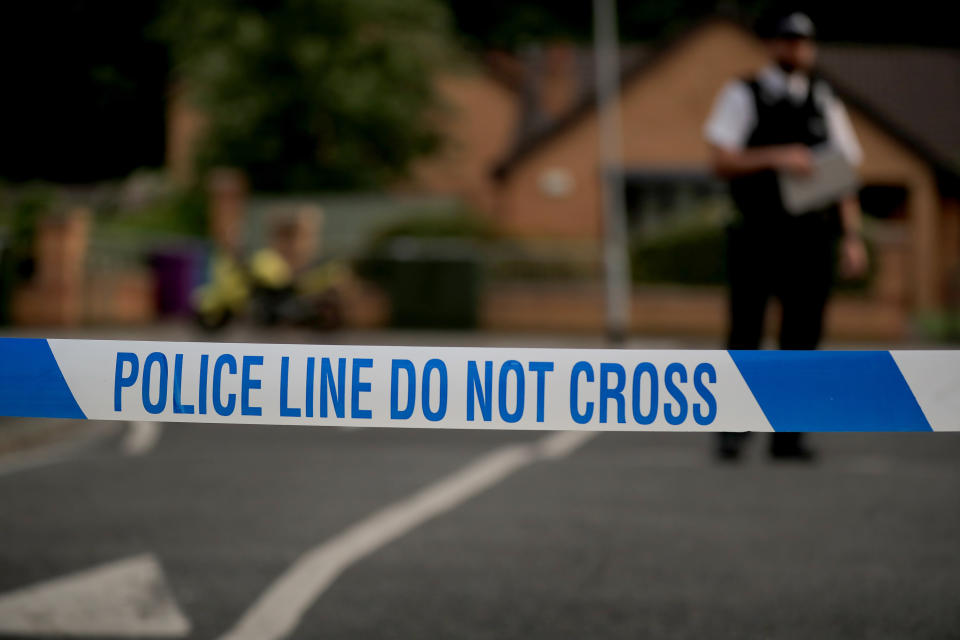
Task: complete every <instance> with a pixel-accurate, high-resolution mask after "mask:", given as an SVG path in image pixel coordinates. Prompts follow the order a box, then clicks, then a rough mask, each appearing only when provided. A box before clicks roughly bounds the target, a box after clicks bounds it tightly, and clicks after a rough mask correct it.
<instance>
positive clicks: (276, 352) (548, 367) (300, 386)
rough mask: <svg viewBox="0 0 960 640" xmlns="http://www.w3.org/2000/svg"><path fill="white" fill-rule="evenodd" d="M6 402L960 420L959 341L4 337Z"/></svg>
mask: <svg viewBox="0 0 960 640" xmlns="http://www.w3.org/2000/svg"><path fill="white" fill-rule="evenodd" d="M0 415H4V416H25V417H44V418H88V419H97V420H155V421H172V422H221V423H249V424H297V425H344V426H345V425H350V426H358V425H359V426H376V427H423V428H452V429H464V428H466V429H551V430H554V429H577V430H598V431H931V430H938V431H940V430H945V431H957V430H960V351H729V352H728V351H679V350H652V351H639V350H606V349H512V348H459V347H450V348H446V347H394V346H388V347H370V346H319V345H317V346H314V345H280V344H223V343H201V342H139V341H105V340H44V339H25V338H0Z"/></svg>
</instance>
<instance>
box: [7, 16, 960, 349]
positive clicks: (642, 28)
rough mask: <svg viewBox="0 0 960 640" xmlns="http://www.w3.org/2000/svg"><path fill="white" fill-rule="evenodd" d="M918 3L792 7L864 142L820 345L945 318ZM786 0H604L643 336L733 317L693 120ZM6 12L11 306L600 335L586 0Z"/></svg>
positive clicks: (930, 328)
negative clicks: (611, 28) (856, 246)
mask: <svg viewBox="0 0 960 640" xmlns="http://www.w3.org/2000/svg"><path fill="white" fill-rule="evenodd" d="M921 5H922V6H919V7H917V6H914V7H913V10H911V11H910V12H904V11H902V10H900V9H896V10H890V11H889V12H887V11H885V10H876V11H872V12H871V14H870V16H869V19H867V17H866V16H864V15H863V12H862V11H860V10H859V9H857V8H855V7H836V6H833V5H831V4H829V3H826V2H820V3H817V2H812V3H808V5H807V6H806V7H805V9H806V10H807V11H808V12H809V13H810V14H811V16H812V17H813V18H814V20H815V22H816V24H817V25H818V32H819V34H820V39H821V41H822V46H821V55H820V68H821V71H822V73H823V74H824V75H825V76H826V77H827V78H828V79H829V80H830V81H831V82H832V83H833V84H834V86H835V89H836V91H837V92H838V93H839V94H840V95H841V97H842V98H843V99H844V100H845V102H846V104H847V106H848V109H849V111H850V113H851V117H852V120H853V123H854V126H855V128H856V131H857V134H858V136H859V138H860V140H861V143H862V145H863V147H864V151H865V162H864V164H863V166H862V167H861V174H862V184H863V186H862V189H861V193H860V197H861V202H862V206H863V209H864V210H865V212H866V214H867V218H868V220H867V224H866V232H867V236H868V241H869V248H870V252H871V255H872V257H873V260H872V268H871V270H870V272H869V274H868V275H867V277H865V278H862V279H860V280H858V281H854V282H845V283H844V284H843V287H842V292H841V295H839V296H838V297H836V298H835V300H834V301H833V303H832V305H831V307H830V311H829V318H828V329H827V334H828V335H827V337H828V339H832V340H841V341H843V340H866V341H874V342H882V343H885V344H893V343H896V342H899V341H913V340H924V339H934V340H955V339H957V338H958V337H960V316H958V305H960V199H958V194H960V189H958V185H960V182H958V169H960V53H958V50H957V49H956V48H953V47H955V38H954V37H953V36H954V34H953V33H952V31H951V29H950V28H948V25H949V21H948V20H944V19H938V15H942V9H941V7H940V4H939V3H934V2H927V3H923V2H921ZM787 8H788V7H786V6H781V5H780V4H777V3H770V2H765V1H747V0H744V1H741V2H724V3H719V4H717V3H713V2H698V1H689V0H673V1H671V2H660V3H655V4H650V3H627V2H622V3H620V4H619V5H618V7H617V9H618V11H617V14H618V15H617V19H618V23H619V31H620V33H619V45H618V46H619V49H620V63H621V68H620V80H621V82H620V85H621V91H620V93H619V94H618V96H617V100H618V103H619V106H620V110H621V114H622V132H621V136H620V139H621V142H622V159H621V160H620V163H619V165H622V166H612V167H609V166H608V167H605V169H606V170H607V171H615V172H617V173H618V174H619V175H620V176H622V178H623V189H624V197H625V209H626V211H625V214H626V218H627V228H628V232H627V235H628V238H626V239H625V242H626V243H627V245H628V252H629V257H630V259H631V267H630V272H631V274H630V275H631V279H632V284H631V287H630V301H629V306H630V308H631V310H632V313H631V314H630V320H629V331H630V332H632V333H633V334H634V335H638V334H639V335H664V334H666V335H680V336H699V337H702V338H716V339H717V340H718V343H719V340H720V337H721V336H722V335H723V332H724V327H725V323H726V315H725V313H726V312H725V307H724V293H723V288H722V282H723V274H724V256H723V227H724V225H725V224H726V223H727V221H728V220H729V219H730V216H731V215H732V208H731V204H730V201H729V198H728V197H727V194H726V189H725V186H724V185H723V183H721V182H718V181H716V180H715V179H714V178H712V177H711V175H710V173H709V170H708V150H707V148H706V145H705V144H704V142H703V141H702V133H701V132H702V124H703V122H704V120H705V118H706V116H707V114H708V113H709V111H710V107H711V105H712V103H713V100H714V97H715V96H716V94H717V92H718V90H719V89H720V88H721V87H722V86H723V84H724V83H725V82H726V81H727V80H728V79H729V78H731V77H734V76H743V75H745V74H746V73H748V72H750V71H752V70H755V69H757V68H758V67H759V66H761V65H762V64H763V62H764V60H765V58H764V55H765V54H764V49H763V47H762V44H761V42H760V41H759V40H758V39H757V38H756V37H755V36H754V35H753V32H752V30H751V28H750V27H751V25H752V24H753V23H754V22H755V21H756V20H758V19H763V17H764V16H765V15H772V14H774V13H782V12H783V11H785V10H786V9H787ZM938 12H940V13H938ZM4 22H5V24H6V25H7V29H8V32H9V33H8V35H7V36H5V37H4V38H3V42H2V45H0V46H2V47H3V52H2V55H3V58H4V60H6V61H7V65H6V68H7V76H6V81H5V86H6V91H5V99H4V101H3V106H2V112H3V117H2V118H0V139H2V140H3V147H2V152H0V321H2V322H4V323H8V324H16V325H26V326H37V325H39V326H50V325H65V326H76V325H99V326H103V327H107V326H118V325H126V326H130V327H136V326H143V325H151V324H154V323H157V322H164V321H167V320H180V321H184V320H187V319H190V318H193V319H195V320H196V321H197V322H198V323H199V324H200V325H201V326H205V327H210V328H216V327H222V326H225V325H228V324H232V323H237V322H240V323H245V324H250V323H253V324H257V325H272V324H296V325H300V326H307V327H313V328H316V329H319V330H330V329H335V328H338V327H347V328H357V329H377V328H384V327H390V326H400V327H431V328H471V329H472V328H477V329H483V330H494V331H517V330H520V331H535V332H540V331H547V332H579V333H597V332H600V331H602V329H603V326H604V304H603V299H604V285H603V278H604V269H603V243H602V235H603V208H602V198H601V182H602V180H601V174H602V171H601V167H602V165H603V164H604V163H603V162H601V159H600V147H599V146H598V142H597V138H598V122H597V109H596V104H597V100H596V95H597V91H596V82H595V80H596V72H595V69H596V66H595V60H594V48H593V46H592V8H591V6H590V3H546V2H484V3H482V4H478V3H473V2H464V1H460V0H446V1H443V0H409V1H400V0H395V1H394V0H370V1H364V2H356V3H353V2H351V3H343V2H334V1H329V2H328V1H326V0H313V1H310V2H305V1H300V0H271V1H269V2H239V1H232V0H205V1H204V2H188V1H186V0H145V1H143V2H136V3H129V2H113V1H108V0H104V1H101V2H81V1H73V2H57V3H54V4H53V5H44V6H43V7H41V6H34V5H31V4H22V5H19V6H12V7H9V8H7V9H5V16H4ZM775 313H776V309H773V308H771V314H775ZM187 321H189V322H193V320H187ZM773 326H774V325H773V324H771V330H772V327H773Z"/></svg>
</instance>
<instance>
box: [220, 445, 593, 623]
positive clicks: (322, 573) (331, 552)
mask: <svg viewBox="0 0 960 640" xmlns="http://www.w3.org/2000/svg"><path fill="white" fill-rule="evenodd" d="M595 435H596V433H584V432H574V431H568V432H557V433H552V434H550V435H549V436H547V437H545V438H542V439H541V440H539V441H537V442H533V443H528V444H513V445H507V446H504V447H500V448H498V449H495V450H493V451H491V452H490V453H488V454H486V455H484V456H482V457H481V458H479V459H477V460H475V461H474V462H472V463H470V464H468V465H467V466H466V467H463V468H462V469H460V470H458V471H455V472H454V473H453V474H451V475H449V476H447V477H445V478H443V479H441V480H439V481H438V482H435V483H434V484H432V485H430V486H428V487H426V488H424V489H421V490H420V491H418V492H416V493H414V494H413V495H411V496H410V497H408V498H405V499H403V500H400V501H399V502H395V503H393V504H391V505H389V506H387V507H385V508H384V509H381V510H380V511H377V512H375V513H373V514H371V515H369V516H367V517H366V518H365V519H363V520H361V521H360V522H358V523H356V524H354V525H353V526H351V527H349V528H348V529H346V530H345V531H343V532H342V533H340V534H339V535H337V536H335V537H333V538H331V539H329V540H327V541H326V542H324V543H322V544H320V545H319V546H317V547H314V548H313V549H311V550H309V551H308V552H307V553H305V554H304V555H302V556H300V558H299V559H297V560H296V561H295V562H294V563H293V564H292V565H291V566H290V567H289V568H288V569H287V570H286V571H285V572H284V573H283V574H281V575H280V577H279V578H277V579H276V580H275V581H274V582H273V584H271V585H270V586H269V587H268V588H267V590H266V591H265V592H264V593H263V594H262V595H261V596H260V598H259V599H258V600H257V601H256V602H255V603H254V604H253V606H252V607H251V608H250V609H248V610H247V612H246V613H244V615H243V616H242V617H241V618H240V620H239V621H238V622H237V624H236V625H235V626H234V627H233V628H232V629H231V630H229V631H228V632H227V633H226V634H225V635H224V636H222V638H221V640H278V639H280V638H285V637H287V636H288V635H290V633H292V632H293V630H294V629H295V628H296V626H297V624H299V622H300V619H301V618H302V617H303V615H304V613H306V611H307V609H309V607H310V606H311V605H312V604H313V603H314V602H315V601H316V600H317V598H319V597H320V596H321V595H322V594H323V592H324V591H326V590H327V589H328V588H329V587H330V586H331V585H332V584H333V583H334V582H335V581H336V579H337V577H339V576H340V574H341V573H343V572H344V571H345V570H346V569H347V568H348V567H350V565H352V564H354V563H356V562H358V561H359V560H361V559H363V558H364V557H365V556H367V555H369V554H371V553H373V552H375V551H377V550H378V549H380V548H382V547H384V546H386V545H387V544H389V543H390V542H392V541H393V540H396V539H397V538H399V537H401V536H403V535H404V534H406V533H408V532H409V531H411V530H413V529H415V528H416V527H418V526H420V525H421V524H423V523H424V522H426V521H428V520H430V519H431V518H434V517H436V516H438V515H440V514H442V513H444V512H446V511H449V510H451V509H453V508H455V507H457V506H458V505H460V504H462V503H464V502H466V501H467V500H469V499H470V498H472V497H474V496H476V495H478V494H480V493H482V492H483V491H485V490H487V489H489V488H490V487H492V486H494V485H496V484H497V483H498V482H500V481H502V480H504V479H505V478H507V477H508V476H510V475H511V474H513V473H514V472H516V471H518V470H520V469H522V468H523V467H526V466H528V465H530V464H532V463H534V462H536V461H538V460H543V459H550V460H556V459H559V458H562V457H564V456H566V455H569V454H570V453H572V452H573V451H574V450H576V449H577V448H578V447H580V446H582V445H584V444H586V443H587V442H588V441H589V440H590V439H591V438H593V437H594V436H595Z"/></svg>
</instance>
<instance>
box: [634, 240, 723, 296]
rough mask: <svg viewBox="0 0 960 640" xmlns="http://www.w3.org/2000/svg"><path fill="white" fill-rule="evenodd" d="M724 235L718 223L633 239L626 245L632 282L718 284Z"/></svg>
mask: <svg viewBox="0 0 960 640" xmlns="http://www.w3.org/2000/svg"><path fill="white" fill-rule="evenodd" d="M725 245H726V235H725V232H724V229H723V228H721V227H713V226H711V227H696V228H689V229H684V230H681V231H675V232H671V233H669V234H666V235H661V236H658V237H656V238H653V239H650V240H636V241H634V242H633V243H632V245H631V247H630V260H631V271H632V275H633V280H634V282H646V283H653V282H657V283H667V282H669V283H676V284H721V283H723V282H725V281H726V276H725V273H726V272H725V259H724V254H725Z"/></svg>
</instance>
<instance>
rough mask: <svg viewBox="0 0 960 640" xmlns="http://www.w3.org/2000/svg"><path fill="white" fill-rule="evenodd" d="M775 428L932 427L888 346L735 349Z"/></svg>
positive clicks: (851, 429) (782, 429) (734, 355)
mask: <svg viewBox="0 0 960 640" xmlns="http://www.w3.org/2000/svg"><path fill="white" fill-rule="evenodd" d="M730 356H731V357H732V358H733V361H734V362H735V363H736V365H737V367H738V368H739V369H740V373H741V374H742V375H743V379H744V381H746V383H747V386H748V387H750V390H751V391H752V392H753V395H754V397H755V398H756V399H757V402H758V403H759V404H760V408H761V409H762V410H763V413H764V414H765V415H766V416H767V419H768V420H769V421H770V425H771V426H772V427H773V429H774V430H775V431H930V430H931V428H930V423H929V422H927V418H926V416H924V415H923V411H922V410H921V409H920V405H919V404H917V399H916V398H915V397H914V395H913V392H912V391H911V390H910V386H909V385H908V384H907V381H906V380H904V378H903V374H902V373H901V372H900V369H899V368H898V367H897V363H896V362H895V361H894V359H893V356H891V355H890V353H889V352H888V351H829V352H825V351H731V352H730Z"/></svg>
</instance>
